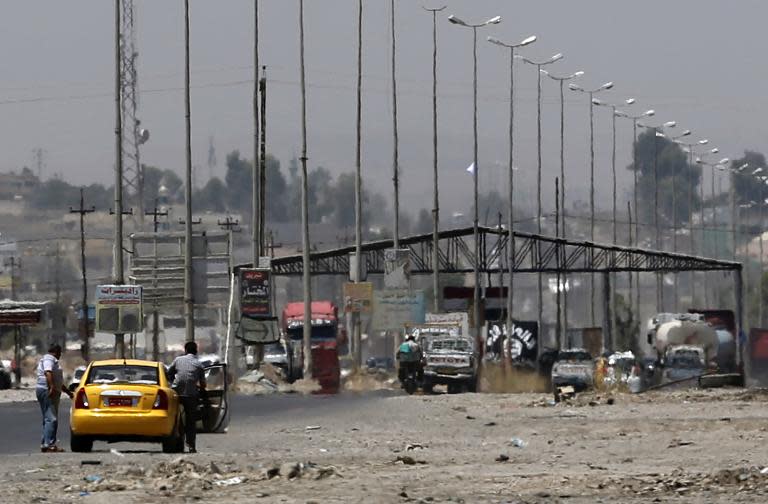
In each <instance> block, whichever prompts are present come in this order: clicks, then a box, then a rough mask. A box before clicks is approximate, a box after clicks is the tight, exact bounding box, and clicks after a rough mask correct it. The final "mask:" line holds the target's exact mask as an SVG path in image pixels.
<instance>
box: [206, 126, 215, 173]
mask: <svg viewBox="0 0 768 504" xmlns="http://www.w3.org/2000/svg"><path fill="white" fill-rule="evenodd" d="M215 170H216V148H215V147H214V146H213V135H211V136H210V137H208V180H210V179H212V178H213V177H214V176H215V173H214V172H215Z"/></svg>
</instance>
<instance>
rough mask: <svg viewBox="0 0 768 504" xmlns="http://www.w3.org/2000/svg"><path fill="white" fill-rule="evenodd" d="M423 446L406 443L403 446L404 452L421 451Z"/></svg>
mask: <svg viewBox="0 0 768 504" xmlns="http://www.w3.org/2000/svg"><path fill="white" fill-rule="evenodd" d="M423 449H424V446H423V445H420V444H419V443H408V444H407V445H405V451H413V450H423Z"/></svg>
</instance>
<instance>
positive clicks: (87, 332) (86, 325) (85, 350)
mask: <svg viewBox="0 0 768 504" xmlns="http://www.w3.org/2000/svg"><path fill="white" fill-rule="evenodd" d="M83 192H84V191H83V188H82V187H81V188H80V207H79V208H77V209H75V208H72V207H69V213H71V214H72V213H76V214H80V269H81V270H82V272H83V345H82V347H80V353H81V354H82V356H83V360H84V361H85V362H88V361H89V360H90V341H89V338H90V337H91V329H90V321H89V320H88V276H87V274H86V270H85V216H86V215H87V214H89V213H93V212H95V211H96V207H95V206H92V207H91V208H85V196H84V194H83ZM57 249H58V247H57Z"/></svg>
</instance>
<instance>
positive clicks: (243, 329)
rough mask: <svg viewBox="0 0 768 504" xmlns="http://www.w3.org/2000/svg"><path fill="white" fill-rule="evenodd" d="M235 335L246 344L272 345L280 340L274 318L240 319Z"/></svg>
mask: <svg viewBox="0 0 768 504" xmlns="http://www.w3.org/2000/svg"><path fill="white" fill-rule="evenodd" d="M237 335H238V337H239V338H240V339H242V340H243V341H245V342H248V343H261V344H264V343H274V342H275V341H278V340H279V339H280V331H279V329H278V326H277V319H276V318H267V319H253V318H249V317H243V318H241V319H240V324H239V326H238V331H237Z"/></svg>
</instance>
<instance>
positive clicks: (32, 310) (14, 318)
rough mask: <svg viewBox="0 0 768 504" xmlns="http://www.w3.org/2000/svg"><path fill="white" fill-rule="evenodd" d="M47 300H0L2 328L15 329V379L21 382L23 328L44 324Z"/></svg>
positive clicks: (17, 382) (0, 322)
mask: <svg viewBox="0 0 768 504" xmlns="http://www.w3.org/2000/svg"><path fill="white" fill-rule="evenodd" d="M48 304H49V303H47V302H36V301H11V300H4V301H0V328H12V329H13V359H14V361H15V362H16V369H15V380H16V386H17V387H18V386H19V384H20V383H21V357H22V356H21V348H22V347H23V346H24V345H23V343H24V338H25V335H24V333H23V328H26V327H32V326H37V325H40V324H42V323H43V322H44V321H46V320H47V319H48Z"/></svg>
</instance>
